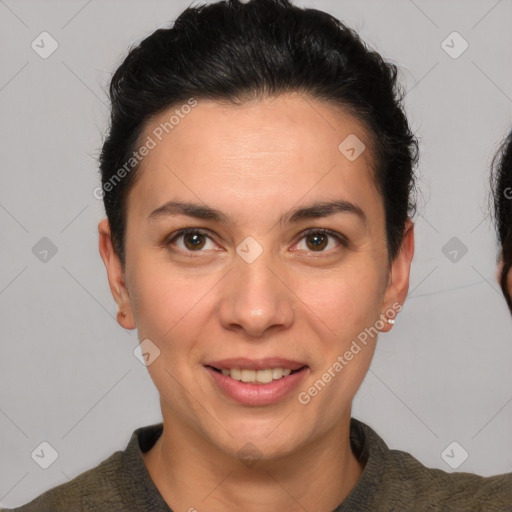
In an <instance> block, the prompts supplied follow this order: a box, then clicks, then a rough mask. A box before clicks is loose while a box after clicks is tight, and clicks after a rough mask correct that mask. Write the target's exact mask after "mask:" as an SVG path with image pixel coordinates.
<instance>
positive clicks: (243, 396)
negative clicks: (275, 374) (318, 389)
mask: <svg viewBox="0 0 512 512" xmlns="http://www.w3.org/2000/svg"><path fill="white" fill-rule="evenodd" d="M253 362H254V361H253ZM230 363H231V360H230ZM258 363H259V362H258ZM217 364H218V363H217ZM265 364H266V366H265V368H279V367H280V368H283V367H285V368H290V366H286V365H285V364H277V365H268V361H266V362H265ZM212 366H213V365H211V366H205V368H206V370H207V371H208V373H209V374H210V375H211V377H212V379H213V382H214V384H215V386H216V387H218V388H219V389H220V390H221V391H222V392H223V393H224V394H225V395H227V396H228V397H229V398H231V399H233V400H235V401H236V402H238V403H241V404H243V405H252V406H262V405H271V404H275V403H277V402H279V401H280V400H281V399H283V398H284V397H285V396H287V395H289V394H290V393H291V392H292V391H293V390H294V389H296V388H297V387H298V386H299V384H300V382H301V381H302V380H303V379H304V378H305V377H306V375H308V374H309V368H308V367H304V368H302V369H301V370H299V371H297V372H295V373H291V374H290V375H288V376H286V377H281V378H280V379H278V380H274V381H272V382H269V383H268V384H251V383H246V382H241V381H238V380H235V379H232V378H231V377H228V376H227V375H223V374H222V373H220V372H218V371H216V370H214V369H213V368H212ZM302 366H304V365H299V368H301V367H302ZM242 367H243V368H246V369H251V368H250V367H248V366H246V364H245V363H244V364H243V365H242ZM229 368H236V366H229Z"/></svg>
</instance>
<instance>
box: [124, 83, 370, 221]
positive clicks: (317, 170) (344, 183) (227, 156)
mask: <svg viewBox="0 0 512 512" xmlns="http://www.w3.org/2000/svg"><path fill="white" fill-rule="evenodd" d="M189 104H190V102H189ZM184 105H185V104H184ZM149 139H151V140H152V141H153V143H152V144H151V146H153V147H152V149H151V150H150V151H149V152H148V154H147V155H146V156H145V157H144V159H143V161H142V164H141V167H140V169H139V171H138V172H139V173H140V176H139V179H138V180H137V182H136V184H135V186H134V187H133V189H132V191H131V192H130V196H133V201H132V199H129V203H132V204H131V206H130V207H129V210H132V209H133V208H137V209H141V212H140V213H144V212H143V211H142V210H144V211H147V210H148V209H149V208H150V207H154V206H155V204H156V203H163V202H165V201H168V200H169V199H171V197H169V196H170V194H177V193H179V194H185V195H186V196H187V197H193V198H194V199H195V200H197V199H203V196H204V195H205V194H207V195H208V196H209V197H211V195H212V194H214V195H215V197H217V199H218V200H219V201H220V202H222V201H224V202H226V201H230V202H231V203H233V201H234V199H235V197H236V198H237V199H238V200H240V201H244V200H245V201H246V203H247V207H251V206H252V207H254V206H255V205H254V204H253V203H254V201H256V202H258V201H259V203H260V204H263V202H268V203H271V202H274V203H273V204H274V205H275V206H277V205H278V204H279V201H280V200H283V199H284V198H285V197H287V196H289V198H290V200H291V199H293V198H295V201H297V200H299V198H300V197H301V196H303V195H304V194H308V195H310V196H311V195H314V196H315V198H316V199H327V198H328V197H329V194H331V195H332V194H333V193H334V192H336V191H339V192H340V193H341V194H343V193H345V194H348V195H351V196H352V198H356V199H357V198H358V196H359V199H360V200H363V198H362V197H361V196H363V195H365V194H366V195H370V196H373V197H374V198H375V195H379V194H378V192H377V190H376V188H375V185H374V180H373V171H372V168H373V154H372V150H371V147H372V143H371V139H370V137H369V135H368V133H367V131H366V129H365V127H364V126H363V125H362V123H361V122H359V121H358V120H356V119H354V118H353V117H352V116H350V115H349V114H348V113H347V112H344V111H343V110H342V109H341V108H339V107H335V106H334V105H333V104H331V103H326V102H320V101H318V100H314V99H312V98H308V97H306V96H304V95H301V94H297V93H292V94H286V95H281V96H278V97H272V98H265V99H258V100H253V101H248V102H246V103H244V104H242V105H233V104H228V103H220V102H216V101H210V100H199V101H197V102H196V104H195V106H194V107H191V108H183V105H181V106H180V105H175V106H173V107H172V108H169V109H167V110H166V111H165V112H162V113H160V114H159V115H158V116H156V117H155V118H153V119H152V120H151V121H150V122H148V123H147V125H146V127H145V130H144V132H143V134H142V136H141V140H142V141H147V140H149ZM361 151H362V153H361V154H360V155H359V156H358V154H359V153H360V152H361ZM354 156H355V157H356V158H354ZM292 196H293V197H292ZM379 197H380V196H379ZM367 199H368V198H366V200H367ZM136 203H137V204H136Z"/></svg>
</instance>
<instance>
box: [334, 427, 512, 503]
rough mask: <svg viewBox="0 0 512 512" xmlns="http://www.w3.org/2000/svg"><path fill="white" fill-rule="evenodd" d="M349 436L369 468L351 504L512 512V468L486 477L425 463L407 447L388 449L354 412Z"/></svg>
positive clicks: (364, 472)
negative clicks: (407, 450)
mask: <svg viewBox="0 0 512 512" xmlns="http://www.w3.org/2000/svg"><path fill="white" fill-rule="evenodd" d="M351 441H352V446H353V449H354V451H355V453H356V454H357V455H358V457H359V458H360V459H361V460H362V461H364V462H365V468H364V470H363V474H362V476H361V479H360V481H359V483H358V485H356V487H355V488H354V490H353V492H352V493H351V495H350V496H349V498H350V499H349V500H347V505H348V504H350V506H351V507H352V508H350V507H347V510H352V509H353V510H371V511H372V512H376V511H385V512H399V511H400V512H402V511H413V510H414V511H415V512H418V511H425V512H426V511H428V512H437V511H443V512H512V473H507V474H502V475H496V476H492V477H483V476H479V475H476V474H473V473H464V472H459V473H448V472H446V471H443V470H441V469H436V468H429V467H426V466H425V465H423V464H422V463H421V462H420V461H418V460H417V459H415V458H414V457H413V456H412V455H411V454H409V453H406V452H404V451H400V450H390V449H389V448H388V446H387V445H386V443H385V442H384V441H383V440H382V438H381V437H380V436H379V435H378V434H377V433H376V432H375V431H374V430H373V429H372V428H371V427H369V426H368V425H366V424H364V423H362V422H360V421H358V420H355V419H354V418H352V423H351ZM340 510H345V509H344V508H341V509H340Z"/></svg>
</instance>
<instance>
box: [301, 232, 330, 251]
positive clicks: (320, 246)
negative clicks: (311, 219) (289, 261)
mask: <svg viewBox="0 0 512 512" xmlns="http://www.w3.org/2000/svg"><path fill="white" fill-rule="evenodd" d="M306 240H307V242H306V244H307V246H308V248H309V249H311V250H312V251H322V250H324V249H325V247H326V246H327V243H328V237H327V235H324V234H323V233H315V234H313V235H308V236H307V237H306Z"/></svg>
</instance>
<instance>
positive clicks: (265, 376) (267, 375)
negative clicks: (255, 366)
mask: <svg viewBox="0 0 512 512" xmlns="http://www.w3.org/2000/svg"><path fill="white" fill-rule="evenodd" d="M256 382H261V383H262V384H268V383H269V382H272V370H258V371H257V372H256Z"/></svg>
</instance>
